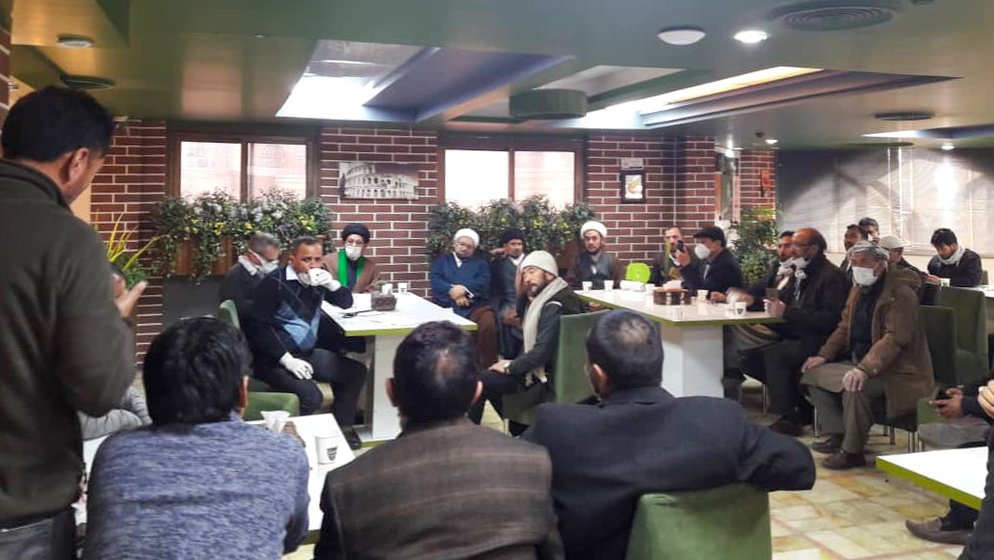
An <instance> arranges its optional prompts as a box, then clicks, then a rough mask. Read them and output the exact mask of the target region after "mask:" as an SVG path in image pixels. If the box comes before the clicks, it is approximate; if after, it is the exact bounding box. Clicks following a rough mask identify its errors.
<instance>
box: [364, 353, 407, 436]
mask: <svg viewBox="0 0 994 560" xmlns="http://www.w3.org/2000/svg"><path fill="white" fill-rule="evenodd" d="M402 340H404V337H403V336H400V335H378V336H377V337H376V341H375V345H374V351H373V387H372V390H373V414H372V415H371V417H370V423H371V424H372V436H373V437H372V439H373V441H382V440H388V439H394V438H396V437H397V435H398V434H399V433H400V417H399V416H398V415H397V409H396V408H394V406H393V405H392V404H391V403H390V398H389V397H387V379H390V378H391V377H393V358H394V355H395V354H396V353H397V346H399V345H400V342H401V341H402Z"/></svg>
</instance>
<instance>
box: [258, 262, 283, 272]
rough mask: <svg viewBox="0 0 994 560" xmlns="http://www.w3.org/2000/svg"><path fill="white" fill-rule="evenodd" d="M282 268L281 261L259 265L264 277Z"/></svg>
mask: <svg viewBox="0 0 994 560" xmlns="http://www.w3.org/2000/svg"><path fill="white" fill-rule="evenodd" d="M279 267H280V261H265V262H263V263H262V264H260V265H259V272H261V273H262V274H263V275H266V274H269V273H270V272H272V271H274V270H276V269H277V268H279Z"/></svg>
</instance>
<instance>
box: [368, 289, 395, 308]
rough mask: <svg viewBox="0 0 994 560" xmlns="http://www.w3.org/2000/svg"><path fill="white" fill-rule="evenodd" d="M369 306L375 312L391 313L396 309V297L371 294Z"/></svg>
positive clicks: (377, 293) (376, 293)
mask: <svg viewBox="0 0 994 560" xmlns="http://www.w3.org/2000/svg"><path fill="white" fill-rule="evenodd" d="M370 300H371V302H370V303H371V305H372V307H373V309H374V310H376V311H393V310H394V309H397V296H395V295H393V294H382V293H380V292H373V293H372V294H370Z"/></svg>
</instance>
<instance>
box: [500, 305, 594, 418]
mask: <svg viewBox="0 0 994 560" xmlns="http://www.w3.org/2000/svg"><path fill="white" fill-rule="evenodd" d="M603 313H606V311H598V312H597V313H580V314H577V315H564V316H563V317H561V318H560V319H559V346H558V348H557V350H556V352H557V353H556V374H555V375H554V376H552V380H551V385H552V390H551V391H550V390H549V387H547V386H543V385H538V384H535V385H532V386H531V387H529V388H528V389H526V390H525V391H524V392H521V393H516V394H513V395H505V396H504V418H506V419H507V420H513V421H514V422H517V423H519V424H525V425H529V426H530V425H531V424H532V423H533V422H534V421H535V407H536V406H538V405H540V404H542V403H544V402H557V403H578V402H582V401H585V400H587V399H589V398H590V397H592V396H594V392H593V389H591V387H590V383H589V382H588V381H587V374H586V370H585V368H584V365H583V362H584V360H585V359H586V352H585V351H584V348H585V341H586V340H587V333H588V332H590V326H591V325H592V324H593V322H594V319H596V318H597V317H598V316H599V315H601V314H603Z"/></svg>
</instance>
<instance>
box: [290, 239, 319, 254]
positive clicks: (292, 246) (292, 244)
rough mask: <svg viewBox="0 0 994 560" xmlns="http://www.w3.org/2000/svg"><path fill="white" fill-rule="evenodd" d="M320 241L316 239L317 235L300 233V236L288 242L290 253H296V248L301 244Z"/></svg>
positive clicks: (316, 243) (313, 243)
mask: <svg viewBox="0 0 994 560" xmlns="http://www.w3.org/2000/svg"><path fill="white" fill-rule="evenodd" d="M320 244H321V242H320V241H318V238H317V237H314V236H313V235H301V236H300V237H298V238H296V239H294V240H293V241H291V242H290V254H291V255H296V254H297V249H300V246H301V245H320Z"/></svg>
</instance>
